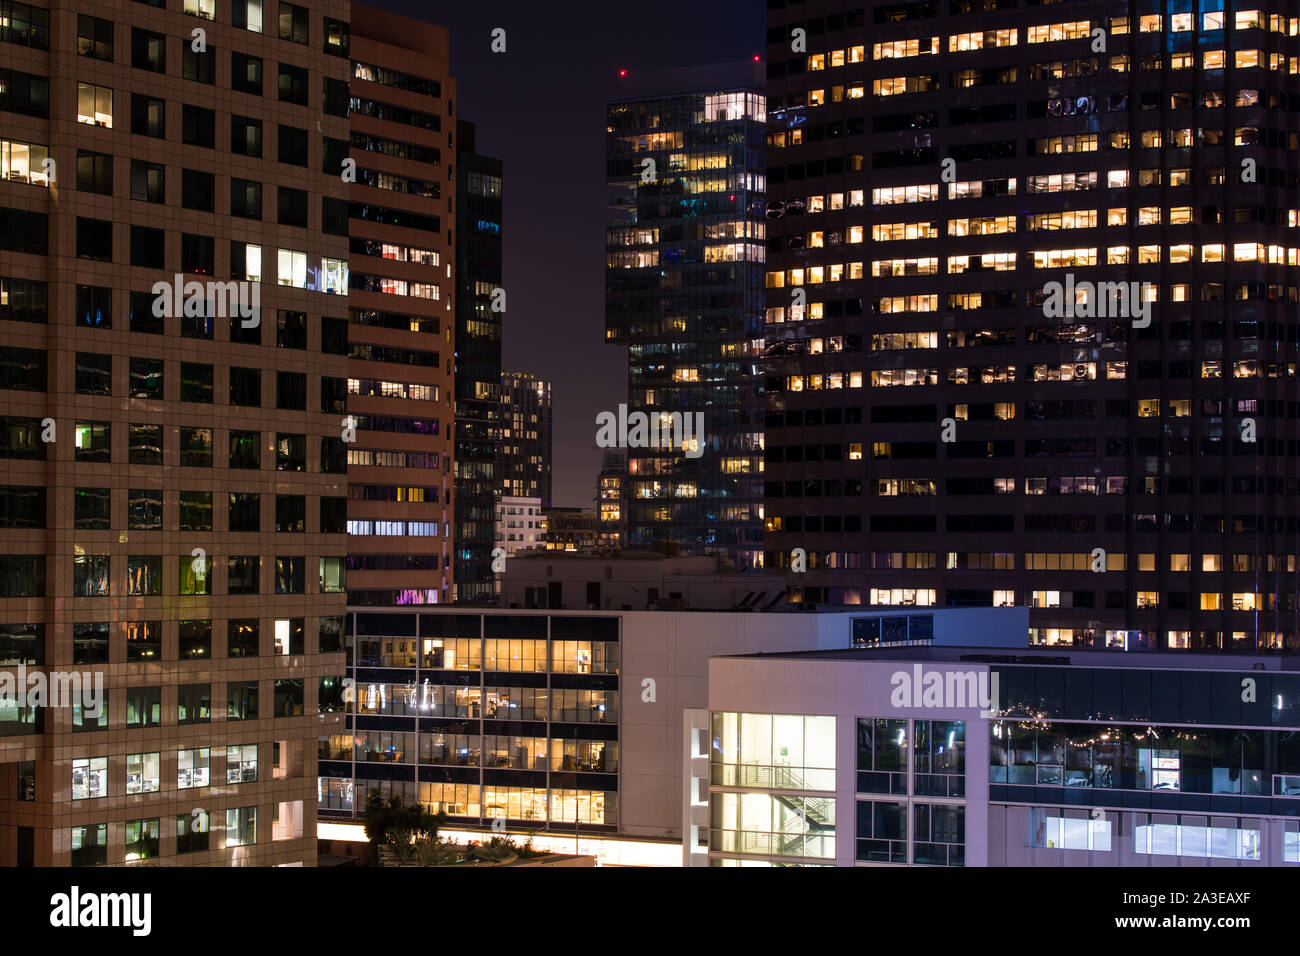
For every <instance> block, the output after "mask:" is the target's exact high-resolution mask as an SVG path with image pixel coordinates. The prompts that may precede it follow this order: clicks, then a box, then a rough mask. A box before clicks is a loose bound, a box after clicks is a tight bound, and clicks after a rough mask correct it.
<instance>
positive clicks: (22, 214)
mask: <svg viewBox="0 0 1300 956" xmlns="http://www.w3.org/2000/svg"><path fill="white" fill-rule="evenodd" d="M0 82H3V78H0ZM49 248H50V221H49V217H48V216H47V215H46V214H45V213H43V212H27V211H26V210H23V209H5V208H0V251H2V252H26V253H30V254H31V255H34V256H44V255H47V254H48V253H49Z"/></svg>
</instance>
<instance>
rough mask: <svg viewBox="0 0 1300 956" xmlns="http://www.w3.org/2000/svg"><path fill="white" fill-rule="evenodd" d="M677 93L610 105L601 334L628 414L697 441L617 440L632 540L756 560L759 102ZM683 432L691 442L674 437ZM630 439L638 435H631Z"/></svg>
mask: <svg viewBox="0 0 1300 956" xmlns="http://www.w3.org/2000/svg"><path fill="white" fill-rule="evenodd" d="M749 67H750V68H746V69H743V70H738V71H734V72H736V73H739V74H740V75H741V76H742V80H741V82H740V83H739V84H737V85H734V86H732V85H719V86H716V87H712V86H711V87H701V88H698V90H697V91H695V92H686V91H684V90H680V89H674V90H673V91H672V92H673V94H674V95H658V96H653V97H645V98H635V99H628V100H623V101H619V102H614V103H611V104H610V105H609V108H608V110H607V114H608V120H607V128H606V129H607V131H606V161H605V166H606V180H607V182H608V183H609V184H610V185H611V186H612V187H614V188H615V189H616V190H619V193H620V195H619V197H618V201H617V204H616V205H615V208H616V209H617V215H618V218H617V219H616V221H614V222H613V223H611V225H609V226H608V227H607V229H606V234H605V251H606V263H605V340H606V341H607V342H608V343H610V344H612V345H620V346H625V347H626V348H627V350H628V398H627V411H628V414H629V415H632V414H637V413H640V414H645V415H649V416H653V417H655V418H662V417H663V416H669V415H674V414H678V413H680V414H681V415H682V416H683V417H690V416H695V418H694V419H693V420H694V421H698V422H700V424H701V425H702V428H703V435H702V436H701V435H695V436H693V437H692V438H690V439H689V442H690V443H691V444H692V445H693V447H685V446H684V442H683V440H679V439H678V437H677V436H673V437H672V438H670V439H668V440H665V441H662V442H659V441H650V442H648V443H642V444H643V447H629V448H628V449H627V471H628V486H627V499H626V500H627V516H626V532H627V544H628V546H630V547H633V548H638V549H645V548H652V547H658V548H661V549H665V550H666V549H667V548H666V546H668V545H672V546H675V547H677V548H680V549H681V553H684V554H724V555H727V556H729V557H730V558H731V559H732V560H733V561H736V562H738V563H740V564H742V565H745V566H756V565H758V564H760V563H761V560H762V553H761V552H762V547H761V541H762V500H761V496H762V484H761V481H762V479H761V471H762V460H761V455H762V445H763V430H762V411H763V405H762V395H761V391H762V380H761V372H760V361H761V349H762V344H761V343H762V339H763V315H762V310H763V292H762V282H763V265H762V264H763V261H764V230H765V228H766V224H765V222H764V220H763V214H764V213H763V210H764V176H763V163H764V153H763V132H764V121H765V107H764V97H763V93H762V91H761V90H762V87H761V84H757V85H755V84H753V83H752V82H749V83H747V82H746V81H745V79H744V77H745V76H747V75H748V74H752V73H753V70H752V64H751V65H749ZM683 438H685V436H683ZM628 444H629V445H631V444H632V439H631V438H630V437H629V439H628Z"/></svg>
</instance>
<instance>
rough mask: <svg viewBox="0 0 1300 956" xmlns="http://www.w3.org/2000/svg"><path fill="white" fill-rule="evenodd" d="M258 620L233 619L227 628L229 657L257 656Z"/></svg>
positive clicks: (227, 653)
mask: <svg viewBox="0 0 1300 956" xmlns="http://www.w3.org/2000/svg"><path fill="white" fill-rule="evenodd" d="M257 643H258V628H257V621H255V620H254V621H231V622H230V623H229V624H228V626H227V628H226V656H227V657H257V651H258V648H257Z"/></svg>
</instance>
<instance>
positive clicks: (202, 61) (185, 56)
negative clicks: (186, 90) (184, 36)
mask: <svg viewBox="0 0 1300 956" xmlns="http://www.w3.org/2000/svg"><path fill="white" fill-rule="evenodd" d="M216 62H217V51H216V50H215V49H214V48H213V47H208V48H207V49H206V50H202V51H196V50H195V49H194V47H193V45H192V44H190V43H183V44H181V76H183V77H184V78H185V79H187V80H193V81H194V82H196V83H211V82H212V80H213V76H214V74H215V73H216Z"/></svg>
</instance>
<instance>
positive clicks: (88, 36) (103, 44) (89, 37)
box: [77, 13, 113, 62]
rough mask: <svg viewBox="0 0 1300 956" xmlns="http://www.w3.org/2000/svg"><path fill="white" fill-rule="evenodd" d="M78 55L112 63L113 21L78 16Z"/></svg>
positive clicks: (83, 15) (82, 14)
mask: <svg viewBox="0 0 1300 956" xmlns="http://www.w3.org/2000/svg"><path fill="white" fill-rule="evenodd" d="M77 55H78V56H88V57H92V58H93V59H96V60H108V61H109V62H112V59H113V21H112V20H101V19H100V18H99V17H92V16H87V15H86V14H84V13H79V14H77Z"/></svg>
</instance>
